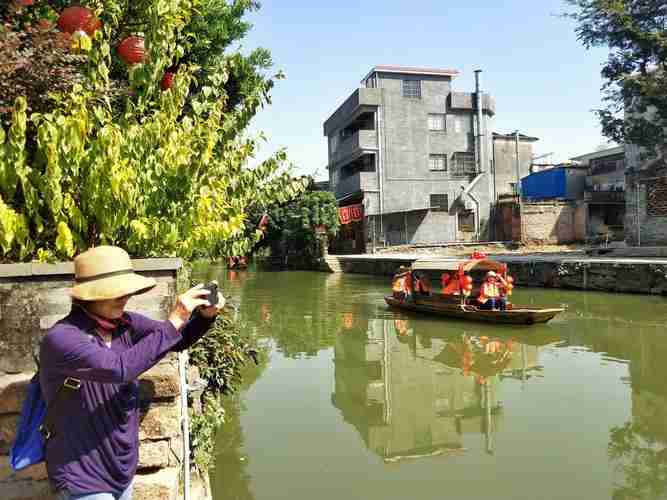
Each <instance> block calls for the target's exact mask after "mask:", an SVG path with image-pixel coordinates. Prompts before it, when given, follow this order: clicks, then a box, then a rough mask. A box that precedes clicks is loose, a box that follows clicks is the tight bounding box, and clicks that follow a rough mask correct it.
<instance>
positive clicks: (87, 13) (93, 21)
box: [58, 7, 102, 36]
mask: <svg viewBox="0 0 667 500" xmlns="http://www.w3.org/2000/svg"><path fill="white" fill-rule="evenodd" d="M101 27H102V22H101V21H100V20H99V19H97V17H95V13H94V12H93V11H92V10H90V9H87V8H86V7H67V8H66V9H65V10H63V12H62V14H60V17H59V18H58V28H60V30H61V31H64V32H65V33H69V34H70V35H71V34H72V33H74V32H75V31H85V32H86V34H87V35H88V36H93V35H94V34H95V31H97V30H98V29H100V28H101Z"/></svg>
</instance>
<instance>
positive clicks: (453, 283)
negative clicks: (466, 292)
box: [442, 278, 461, 295]
mask: <svg viewBox="0 0 667 500" xmlns="http://www.w3.org/2000/svg"><path fill="white" fill-rule="evenodd" d="M460 293H461V285H460V284H459V279H458V278H452V279H451V280H450V281H449V282H448V283H447V286H446V287H445V288H444V289H443V290H442V294H443V295H459V294H460Z"/></svg>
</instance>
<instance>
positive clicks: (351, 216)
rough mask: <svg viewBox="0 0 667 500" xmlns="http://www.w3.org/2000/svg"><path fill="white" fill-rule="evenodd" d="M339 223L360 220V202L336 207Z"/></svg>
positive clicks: (361, 208)
mask: <svg viewBox="0 0 667 500" xmlns="http://www.w3.org/2000/svg"><path fill="white" fill-rule="evenodd" d="M338 218H339V219H340V223H341V224H343V225H345V224H349V223H351V222H360V221H362V220H363V218H364V206H363V205H362V204H358V205H349V206H347V207H340V208H339V209H338Z"/></svg>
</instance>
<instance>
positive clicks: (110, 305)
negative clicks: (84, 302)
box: [88, 295, 132, 319]
mask: <svg viewBox="0 0 667 500" xmlns="http://www.w3.org/2000/svg"><path fill="white" fill-rule="evenodd" d="M130 297H132V295H125V296H123V297H118V298H117V299H109V300H96V301H94V302H91V303H90V304H89V305H88V310H89V311H90V312H91V313H93V314H95V315H97V316H100V317H102V318H105V319H119V318H120V317H122V316H123V311H124V310H125V306H126V305H127V301H128V300H130Z"/></svg>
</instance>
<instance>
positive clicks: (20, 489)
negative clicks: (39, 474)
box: [0, 480, 55, 500]
mask: <svg viewBox="0 0 667 500" xmlns="http://www.w3.org/2000/svg"><path fill="white" fill-rule="evenodd" d="M0 493H2V500H55V497H54V495H53V494H52V493H51V486H50V485H49V482H48V481H47V480H42V481H32V480H24V481H14V480H8V481H0Z"/></svg>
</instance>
